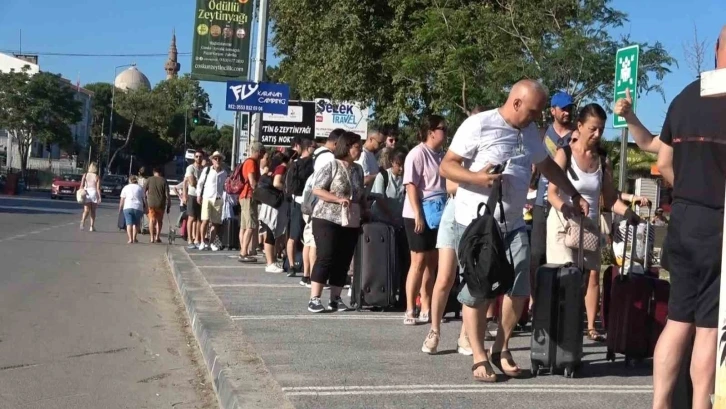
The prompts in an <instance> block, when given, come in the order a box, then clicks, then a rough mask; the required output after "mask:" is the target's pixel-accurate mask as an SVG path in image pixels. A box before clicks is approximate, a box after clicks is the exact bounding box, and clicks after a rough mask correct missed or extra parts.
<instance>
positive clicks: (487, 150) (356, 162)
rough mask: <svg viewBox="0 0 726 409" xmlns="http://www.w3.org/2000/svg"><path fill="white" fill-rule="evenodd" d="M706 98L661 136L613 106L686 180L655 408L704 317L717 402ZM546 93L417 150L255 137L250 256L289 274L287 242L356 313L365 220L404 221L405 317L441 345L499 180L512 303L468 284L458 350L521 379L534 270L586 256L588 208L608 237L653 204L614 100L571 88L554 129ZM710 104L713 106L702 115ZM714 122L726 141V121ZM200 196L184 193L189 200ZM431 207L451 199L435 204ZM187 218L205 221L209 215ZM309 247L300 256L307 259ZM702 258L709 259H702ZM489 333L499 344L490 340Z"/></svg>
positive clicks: (244, 219)
mask: <svg viewBox="0 0 726 409" xmlns="http://www.w3.org/2000/svg"><path fill="white" fill-rule="evenodd" d="M724 33H726V31H725V32H724ZM724 35H726V34H723V33H722V36H724ZM717 54H718V50H717ZM721 54H723V52H721ZM721 54H719V57H720V58H717V63H721V66H723V65H724V64H726V56H724V55H721ZM697 95H698V81H696V82H694V84H692V85H691V86H689V87H688V88H686V90H684V92H683V93H682V94H681V95H679V97H678V98H676V100H675V101H674V102H673V104H672V105H671V108H670V109H669V111H668V116H667V118H666V124H665V125H664V128H663V133H662V134H661V136H660V138H657V137H654V136H653V135H651V134H650V133H649V132H648V131H647V130H646V129H645V127H643V126H642V124H641V123H640V122H639V121H638V119H637V117H636V116H635V115H634V114H633V113H632V109H631V102H630V101H629V99H623V100H619V101H618V102H617V104H616V107H615V111H616V113H617V114H619V115H622V116H624V117H625V118H626V120H627V122H628V126H629V127H630V128H631V133H632V134H633V136H634V138H635V140H636V143H637V144H638V145H639V146H640V147H641V148H643V149H644V150H646V151H650V152H658V154H659V159H658V165H659V167H660V170H661V172H662V174H663V175H664V178H665V179H666V180H667V181H668V182H669V183H670V184H672V185H673V186H674V205H673V213H672V219H671V221H669V220H668V219H666V218H665V216H664V215H663V212H662V209H658V211H657V212H656V215H655V217H654V218H653V220H652V221H653V222H654V223H656V224H662V225H665V224H668V225H669V239H668V243H667V245H666V248H667V249H666V252H667V253H668V257H667V258H668V262H667V263H666V262H664V264H669V265H670V268H671V269H670V272H671V280H672V288H673V290H672V294H671V298H670V300H671V301H670V305H669V321H668V325H667V326H666V329H665V331H664V332H663V335H662V336H661V338H660V341H659V343H658V347H657V349H656V353H655V374H654V384H655V399H654V407H658V408H661V407H662V408H667V407H669V404H668V401H669V399H670V394H671V393H672V391H673V385H674V379H675V375H676V372H677V368H678V365H680V360H681V358H680V354H679V353H678V352H677V351H683V350H684V348H685V347H684V344H685V342H686V341H687V339H688V337H689V334H693V333H694V326H695V328H696V329H695V334H696V347H694V349H693V351H694V358H693V360H692V364H691V365H692V366H691V376H692V378H693V385H694V403H696V402H697V401H699V400H700V401H704V396H708V394H710V391H712V390H713V372H714V362H716V361H715V349H714V346H715V328H716V321H715V320H716V316H717V304H718V303H717V300H718V273H719V271H720V270H719V269H718V266H717V264H718V265H720V258H719V256H720V245H721V242H720V239H719V240H712V242H708V243H705V242H704V238H705V236H704V234H705V233H708V235H707V236H708V237H717V238H720V225H721V223H720V222H719V223H713V220H714V217H716V218H718V219H719V220H720V218H722V217H723V214H722V212H723V207H722V204H723V174H722V173H723V172H721V174H719V175H718V180H716V182H718V183H715V184H713V186H711V189H716V190H717V192H716V193H715V194H714V193H711V194H704V192H707V191H708V189H705V188H704V183H708V181H704V180H703V179H702V178H703V175H705V174H708V173H709V172H712V171H713V168H719V166H720V165H719V164H718V163H716V162H714V161H710V162H709V161H708V160H707V161H705V162H704V163H700V162H699V166H693V165H695V163H694V162H693V161H692V160H688V159H687V156H688V154H691V153H692V154H695V155H698V156H699V158H700V157H703V156H705V157H708V158H710V157H713V152H719V153H720V152H721V150H722V149H723V147H722V146H723V145H718V143H715V142H714V143H712V142H709V143H711V145H713V146H710V145H709V147H708V149H712V151H710V152H706V151H705V149H707V147H706V146H705V145H703V144H701V145H698V144H697V143H696V142H704V140H703V138H701V140H699V141H696V140H693V141H690V140H688V135H690V134H686V133H688V132H690V131H687V130H688V129H691V128H689V126H692V124H693V120H692V119H689V115H691V117H696V118H702V119H703V120H704V121H705V120H709V121H710V120H713V119H714V118H716V117H718V118H722V117H723V116H722V115H721V116H718V114H717V111H718V109H720V108H722V107H723V103H721V105H719V103H718V102H714V100H711V101H709V102H705V101H703V98H701V99H698V98H697ZM547 100H548V91H547V90H546V89H545V88H544V87H543V86H542V85H541V84H540V83H539V82H537V81H533V80H522V81H520V82H518V83H516V84H515V85H514V86H513V87H512V88H511V90H510V93H509V96H508V98H507V100H506V102H505V103H504V104H503V105H502V106H500V107H498V108H495V109H489V110H484V109H481V108H478V109H476V110H475V111H473V112H472V113H471V115H470V116H469V118H467V119H466V120H465V121H464V122H463V123H462V124H461V125H460V126H459V127H458V129H457V131H456V133H455V134H454V135H453V138H452V139H451V141H450V143H449V146H448V149H447V150H446V151H444V146H445V145H446V143H447V139H448V136H449V135H448V124H447V123H446V121H445V119H444V118H443V117H440V116H436V115H430V116H428V117H427V118H425V120H424V121H423V123H422V126H421V131H420V142H419V144H418V145H416V146H415V147H414V148H413V149H411V150H410V152H407V153H406V152H405V151H404V150H402V149H397V148H396V137H395V135H389V134H385V133H382V132H379V131H378V130H371V131H370V132H369V134H368V135H367V138H366V139H365V141H363V140H362V139H361V137H360V136H359V135H357V134H354V133H351V132H346V131H344V130H341V129H336V130H334V131H333V132H331V134H330V135H329V137H328V139H327V140H326V141H324V143H322V144H321V146H316V145H315V144H314V143H313V142H312V141H308V140H297V141H295V142H294V143H293V146H292V148H291V149H290V150H289V151H287V152H275V153H274V154H271V153H270V152H266V151H265V149H264V147H263V146H262V145H260V144H252V146H251V147H250V152H249V156H248V158H247V159H246V160H245V161H244V162H243V163H242V164H241V165H240V166H239V169H238V172H235V173H238V174H239V177H240V180H241V182H242V184H243V187H242V189H241V192H240V194H239V199H238V200H239V205H240V208H241V215H240V234H239V239H240V243H241V249H240V255H239V261H240V262H243V263H250V262H256V261H257V257H256V254H257V251H258V246H257V243H258V242H259V243H263V246H262V248H264V252H265V261H266V264H267V267H266V271H268V272H270V273H281V272H283V270H284V269H283V268H281V266H279V265H277V263H276V260H277V254H278V253H279V250H281V249H284V252H283V253H284V257H286V258H287V264H288V265H289V266H288V268H287V271H288V276H291V277H294V276H296V275H297V274H299V273H302V279H301V281H300V284H301V285H306V286H308V287H310V299H309V301H308V310H309V311H310V312H313V313H317V312H322V311H326V310H328V311H331V310H332V311H341V310H346V309H348V307H347V306H346V305H345V304H344V302H343V299H342V298H341V293H342V290H343V289H344V288H345V287H346V286H347V285H349V282H350V276H351V273H352V261H353V256H354V251H355V247H356V243H357V241H358V232H359V227H360V226H361V223H364V222H366V221H379V222H384V223H388V224H391V225H393V226H394V227H396V228H397V229H400V230H402V231H405V234H404V235H402V236H401V237H405V239H403V240H404V241H406V243H397V245H401V246H405V247H406V248H408V249H409V250H410V263H409V265H408V269H407V273H406V279H405V288H402V289H400V294H399V299H401V300H405V314H404V317H403V324H404V325H416V324H430V325H431V328H430V330H429V332H428V334H427V336H426V338H425V340H424V342H423V345H422V348H421V349H422V351H423V352H426V353H429V354H435V353H436V352H437V349H438V344H439V339H440V332H441V326H440V323H441V320H442V316H443V311H444V306H445V305H446V302H447V298H448V296H449V293H450V292H451V291H452V288H453V287H454V282H455V281H456V275H457V272H458V271H459V265H458V262H457V249H458V247H459V242H460V241H461V239H462V235H463V233H464V230H465V229H466V227H467V226H468V225H469V224H470V223H471V222H472V220H474V219H475V218H477V216H478V210H477V209H478V208H479V204H480V203H486V202H487V200H488V197H489V195H491V194H492V186H493V185H494V184H495V182H501V186H502V194H503V198H502V206H500V207H499V206H498V207H497V208H496V210H495V211H494V213H495V217H496V219H497V220H499V221H500V229H501V231H502V232H503V235H504V237H503V239H504V243H505V245H506V247H508V249H509V259H510V263H511V264H512V265H513V267H514V271H515V279H514V284H513V286H512V288H511V290H510V291H509V293H508V294H507V295H506V296H505V297H504V298H503V300H502V301H501V306H500V307H499V317H495V316H494V309H493V306H494V300H490V299H480V298H478V297H477V296H475V295H474V294H472V293H471V292H470V291H468V288H467V285H466V283H464V284H463V285H462V286H461V288H457V289H456V290H458V296H457V299H458V301H459V302H460V303H461V304H462V306H463V307H462V312H463V325H462V328H461V333H460V336H459V339H458V345H457V350H458V352H459V353H462V354H464V355H471V356H472V357H473V358H472V359H473V363H474V365H473V367H472V374H473V377H474V379H475V380H478V381H483V382H495V381H496V379H497V377H496V373H495V371H494V367H496V368H497V369H498V370H499V371H500V372H501V373H503V374H504V375H506V376H509V377H514V378H516V377H520V376H522V375H523V371H522V369H521V367H520V366H519V365H518V364H517V363H516V362H515V361H514V359H513V356H512V354H511V353H510V351H509V340H510V337H511V336H512V333H513V330H514V328H515V326H516V324H517V322H518V321H519V318H520V316H521V315H522V313H523V311H525V309H526V308H527V307H526V306H527V303H528V302H529V308H530V309H531V308H533V306H534V305H536V303H537V300H536V299H532V298H531V290H532V281H533V277H532V274H533V273H534V271H536V269H537V268H538V267H539V266H541V265H543V264H544V263H545V262H550V263H560V264H562V263H568V262H575V257H576V253H577V251H576V248H574V247H573V246H572V245H571V244H568V243H567V242H566V240H565V239H566V235H567V226H568V223H569V222H571V221H572V220H575V219H578V220H579V219H580V217H582V219H581V220H582V223H583V226H582V227H583V228H585V227H586V226H585V224H589V226H590V227H589V228H591V229H592V230H594V231H598V232H600V231H604V232H609V231H611V230H612V226H606V225H605V224H607V222H604V220H606V218H604V217H603V214H602V213H603V212H608V213H610V212H612V213H614V214H616V215H619V216H620V217H621V218H622V219H623V220H626V221H627V222H628V223H629V224H633V225H637V224H639V223H640V221H641V219H640V216H639V215H638V214H636V213H635V212H634V210H633V208H632V207H631V206H630V205H629V204H632V203H636V204H638V205H641V206H649V205H650V203H649V201H648V200H647V199H646V198H643V197H638V196H635V195H633V194H630V193H626V192H620V191H618V190H617V188H616V187H615V185H614V182H613V169H612V165H611V163H610V162H609V161H608V160H607V157H606V154H605V152H604V151H603V149H602V148H601V144H600V141H601V138H602V137H603V132H604V130H605V124H606V120H607V116H606V112H605V110H604V109H603V108H602V107H601V106H599V105H597V104H588V105H585V106H583V107H581V109H579V111H577V112H575V110H574V107H575V103H574V101H573V99H572V97H571V96H570V95H568V94H566V93H564V92H558V93H556V94H555V95H554V96H553V97H552V98H551V99H550V100H549V110H550V113H551V117H552V122H551V124H550V125H549V126H547V127H546V128H545V129H541V128H538V126H537V125H536V122H537V121H539V120H540V119H541V118H540V117H541V113H542V112H543V110H544V109H545V108H546V106H547ZM697 106H700V107H701V108H702V109H701V110H700V111H696V108H695V107H697ZM701 123H702V124H703V123H705V122H703V121H702V122H701ZM700 129H701V131H702V132H706V133H709V132H710V134H714V135H713V138H716V139H718V138H721V139H722V136H718V135H716V134H718V131H717V130H715V128H714V129H711V128H708V129H706V128H703V127H702V128H700ZM720 129H723V127H721V128H720ZM684 132H685V133H684ZM696 134H697V133H694V134H693V135H696ZM683 138H686V139H683ZM713 138H712V139H713ZM708 141H711V139H709V140H708ZM689 142H691V143H690V144H689ZM719 158H723V156H720V157H719ZM197 159H199V160H201V158H197ZM199 160H197V161H196V162H195V164H194V165H192V166H190V169H192V171H191V173H189V172H188V174H187V177H188V179H187V181H188V182H187V184H189V185H190V186H192V185H193V183H191V181H192V180H194V178H196V179H199V176H198V172H200V171H201V169H202V166H201V163H200V161H199ZM714 160H717V159H716V158H714ZM686 163H688V164H689V165H687V164H686ZM689 166H690V168H689ZM696 168H697V169H696ZM674 175H675V178H674ZM699 177H700V178H701V180H699V179H698V178H699ZM202 178H204V177H203V176H202ZM674 180H675V183H674ZM709 180H710V179H709ZM714 180H715V179H714ZM308 181H310V183H311V186H310V187H311V188H312V194H313V195H314V197H315V199H316V202H315V204H314V206H313V208H312V211H306V209H305V207H306V206H305V204H306V198H305V195H304V193H305V184H306V183H308ZM221 184H223V180H222V179H217V186H221ZM709 186H710V185H709ZM714 186H716V187H714ZM269 188H272V189H277V190H278V191H279V192H281V194H282V195H283V196H285V197H287V199H285V200H283V202H284V203H285V205H286V206H288V208H287V209H285V210H284V211H283V210H280V209H279V207H275V206H270V205H266V204H263V205H260V206H259V207H258V206H256V205H255V204H256V200H255V197H256V193H257V191H258V190H261V189H269ZM186 189H189V190H188V191H186ZM217 192H219V190H218V189H217ZM193 193H194V192H193V191H192V190H191V189H190V188H187V187H185V196H186V195H188V196H191V195H193ZM215 194H217V193H215ZM528 197H530V198H532V197H533V198H534V200H533V203H528ZM211 199H212V197H211V196H210V200H211ZM432 202H436V203H439V204H443V205H442V206H430V204H431V203H432ZM201 203H202V215H201V219H202V220H205V216H204V214H205V210H204V209H205V208H207V211H206V214H207V215H209V214H210V213H213V211H214V208H215V205H213V203H209V202H208V201H207V199H205V200H204V201H203V202H201ZM190 208H191V206H190ZM437 208H438V209H441V210H439V213H438V214H435V215H430V214H429V212H430V210H429V209H437ZM525 209H526V210H525ZM714 209H715V210H714ZM719 209H720V213H718V212H719ZM274 210H276V211H274ZM714 211H715V212H716V213H718V214H716V213H714ZM712 213H713V214H712ZM524 214H529V215H531V221H530V223H527V222H525V219H524V216H523V215H524ZM686 214H688V215H689V216H686ZM189 216H190V218H192V217H196V218H199V214H198V213H196V215H195V216H192V213H190V214H189ZM432 216H433V218H435V219H436V220H440V221H439V222H438V223H436V226H433V225H432V224H431V223H429V219H430V217H432ZM712 216H713V217H712ZM208 217H209V216H208ZM685 218H691V219H693V220H692V222H693V223H695V224H696V227H688V228H687V227H686V226H687V225H686V224H685V223H683V221H684V220H685ZM709 220H710V222H709ZM673 221H675V223H674V222H673ZM213 223H214V221H213ZM693 223H690V222H689V224H688V226H692V224H693ZM528 224H531V231H530V228H529V227H528ZM708 226H710V227H708ZM698 229H700V230H698ZM697 230H698V231H700V232H705V233H704V234H699V233H698V232H697ZM202 231H204V229H202ZM193 237H196V238H193V239H192V240H191V241H190V245H194V246H196V247H197V248H200V249H204V248H206V246H207V245H206V244H204V240H203V237H201V236H200V235H199V234H197V235H196V236H193ZM280 238H282V240H280ZM603 243H604V240H600V241H599V244H597V245H596V246H595V247H594V248H593V249H590V250H588V251H586V252H585V254H584V269H585V277H586V283H583V284H584V286H585V288H586V291H585V307H586V316H587V330H586V336H587V337H588V338H590V339H591V340H593V341H602V340H603V335H602V334H600V332H599V329H598V328H596V320H595V317H596V315H597V310H598V306H599V297H600V288H599V287H600V278H599V274H600V267H601V254H602V253H601V250H602V246H603ZM300 245H301V246H302V263H296V261H297V260H296V256H295V255H296V253H298V247H299V246H300ZM686 248H687V249H690V250H688V252H687V253H686V252H684V250H683V249H686ZM212 250H214V248H212ZM695 254H699V256H698V257H699V258H698V259H696V257H697V256H696V255H695ZM717 258H718V259H717ZM688 271H692V273H689V272H688ZM694 274H695V275H694ZM325 287H329V288H330V299H329V301H328V303H327V306H325V305H323V302H322V299H321V296H322V292H323V289H324V288H325ZM417 299H418V300H420V305H417V304H416V302H417V301H416V300H417ZM694 324H695V325H694ZM487 341H489V342H492V344H491V345H490V347H489V348H488V349H487V348H485V342H487ZM694 407H696V406H694ZM699 407H705V406H699Z"/></svg>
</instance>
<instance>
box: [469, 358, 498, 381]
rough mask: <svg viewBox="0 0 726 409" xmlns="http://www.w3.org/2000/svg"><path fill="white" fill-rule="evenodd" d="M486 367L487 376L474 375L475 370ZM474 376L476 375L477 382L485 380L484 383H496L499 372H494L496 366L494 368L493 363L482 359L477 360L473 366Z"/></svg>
mask: <svg viewBox="0 0 726 409" xmlns="http://www.w3.org/2000/svg"><path fill="white" fill-rule="evenodd" d="M481 367H484V371H485V372H486V374H487V375H486V376H476V375H473V373H474V371H476V370H477V369H479V368H481ZM471 372H472V376H473V377H474V380H475V381H477V382H484V383H495V382H496V381H497V374H496V373H495V372H494V368H492V365H491V363H489V361H481V362H477V363H475V364H474V365H472V367H471Z"/></svg>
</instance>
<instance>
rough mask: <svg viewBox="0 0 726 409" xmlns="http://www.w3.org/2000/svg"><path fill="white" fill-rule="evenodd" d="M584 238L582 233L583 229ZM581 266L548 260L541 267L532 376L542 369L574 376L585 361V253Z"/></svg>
mask: <svg viewBox="0 0 726 409" xmlns="http://www.w3.org/2000/svg"><path fill="white" fill-rule="evenodd" d="M580 225H582V223H580ZM580 232H581V235H580V242H582V233H584V229H580ZM578 260H579V262H578V266H575V265H574V264H572V263H568V264H565V265H560V264H545V265H543V266H541V267H540V268H538V269H537V273H536V274H535V282H534V294H535V296H534V300H535V302H534V309H533V311H532V342H531V360H532V376H537V375H539V372H540V369H549V371H550V374H554V373H556V372H559V371H564V375H565V377H570V378H574V377H575V374H576V373H577V371H578V370H579V369H580V367H581V365H582V333H583V323H584V319H583V318H584V317H583V311H584V304H585V302H584V296H585V295H584V289H583V269H582V265H583V254H582V248H580V251H579V255H578Z"/></svg>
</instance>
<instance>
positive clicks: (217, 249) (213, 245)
mask: <svg viewBox="0 0 726 409" xmlns="http://www.w3.org/2000/svg"><path fill="white" fill-rule="evenodd" d="M209 248H210V249H212V251H219V250H220V248H219V247H217V245H216V244H211V245H210V246H209Z"/></svg>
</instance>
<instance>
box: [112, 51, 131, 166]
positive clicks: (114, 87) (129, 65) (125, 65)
mask: <svg viewBox="0 0 726 409" xmlns="http://www.w3.org/2000/svg"><path fill="white" fill-rule="evenodd" d="M135 66H136V64H124V65H119V66H117V67H114V69H113V82H112V83H111V84H112V85H113V90H112V91H111V116H110V118H109V121H108V138H107V140H108V143H107V145H108V146H107V148H106V151H107V153H106V174H109V173H111V135H112V134H113V108H114V100H115V99H116V73H117V72H118V69H119V68H126V67H135Z"/></svg>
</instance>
